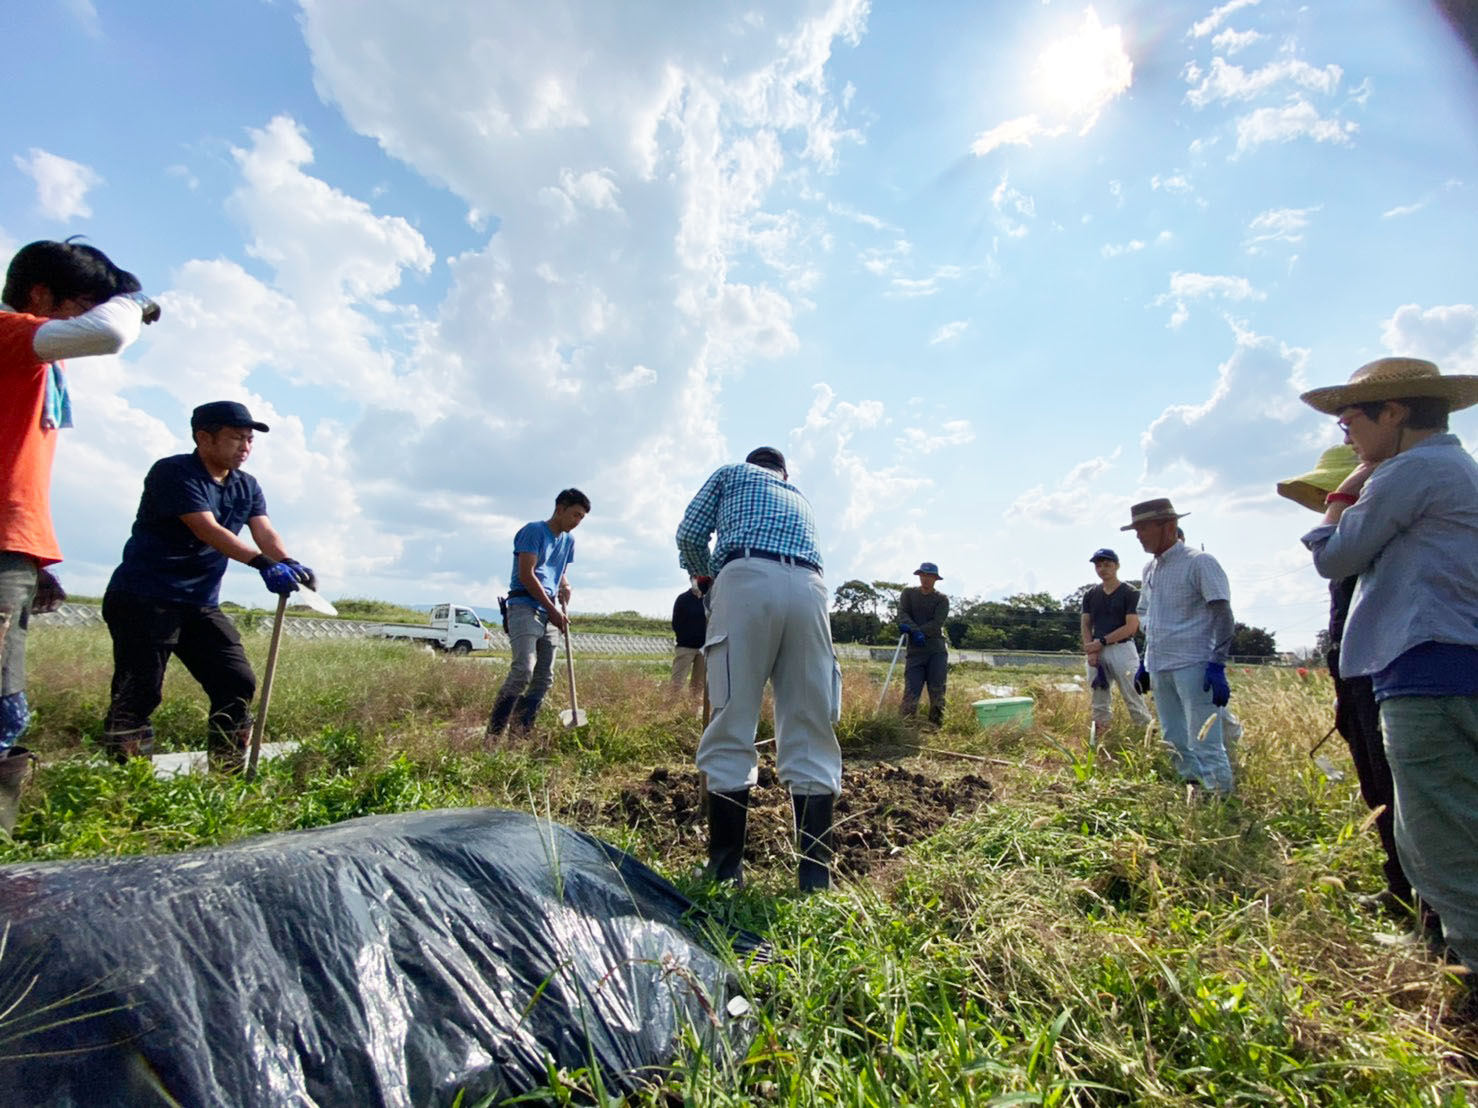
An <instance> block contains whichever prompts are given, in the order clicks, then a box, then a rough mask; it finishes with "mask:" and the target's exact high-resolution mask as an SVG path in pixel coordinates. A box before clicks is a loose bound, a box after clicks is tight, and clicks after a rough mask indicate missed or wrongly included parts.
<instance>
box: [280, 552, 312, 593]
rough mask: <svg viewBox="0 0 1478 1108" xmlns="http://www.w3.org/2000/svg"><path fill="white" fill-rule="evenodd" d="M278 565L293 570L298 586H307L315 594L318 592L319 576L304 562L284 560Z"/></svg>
mask: <svg viewBox="0 0 1478 1108" xmlns="http://www.w3.org/2000/svg"><path fill="white" fill-rule="evenodd" d="M278 564H279V565H284V566H287V568H288V569H290V570H292V571H293V577H294V578H296V579H297V582H298V584H300V585H307V586H308V587H309V588H310V589H312V590H313V591H314V592H317V591H318V574H316V573H314V572H313V571H312V570H311V569H309V568H308V567H307V566H305V565H304V564H303V563H302V562H300V561H298V560H297V559H296V558H284V559H282V561H281V562H280V563H278Z"/></svg>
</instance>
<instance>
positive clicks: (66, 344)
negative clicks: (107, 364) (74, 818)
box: [0, 240, 159, 783]
mask: <svg viewBox="0 0 1478 1108" xmlns="http://www.w3.org/2000/svg"><path fill="white" fill-rule="evenodd" d="M0 300H3V304H0V766H3V764H4V763H5V762H8V761H10V760H11V759H12V757H22V756H23V757H24V758H26V759H29V755H28V754H27V753H26V752H25V750H24V748H23V747H16V746H15V741H16V739H18V738H19V737H20V736H21V733H22V732H23V731H25V729H26V725H27V723H29V722H30V710H29V708H28V707H27V705H26V692H25V689H26V630H27V627H28V625H29V623H30V619H31V614H32V613H33V612H44V611H51V610H52V609H53V608H54V607H55V606H56V605H57V604H59V603H60V602H61V601H62V600H63V599H64V598H65V597H66V594H65V593H64V592H62V591H61V586H60V585H58V584H57V582H56V578H54V577H53V576H52V575H51V573H50V572H48V571H47V569H46V567H47V566H49V565H51V564H52V563H54V562H59V561H61V559H62V553H61V551H60V550H59V549H58V548H57V544H56V533H55V532H54V531H53V530H52V526H51V462H52V457H53V456H54V455H55V453H56V438H57V432H58V431H59V430H61V429H62V428H64V427H70V426H71V425H72V406H71V402H70V400H69V398H68V396H67V379H66V374H65V372H64V371H63V367H62V361H61V359H63V358H81V357H86V356H88V355H95V354H116V353H118V351H120V350H122V349H123V348H124V347H125V346H127V345H128V344H129V343H131V342H132V341H133V340H134V339H136V338H138V334H139V327H140V325H141V324H143V323H152V322H154V320H156V319H158V318H159V307H158V305H156V304H155V303H154V302H153V301H152V300H150V299H149V298H148V297H146V296H144V295H143V294H142V293H140V292H139V282H138V278H137V277H135V276H134V275H133V274H132V273H128V272H126V271H124V270H122V269H119V268H118V267H117V266H116V265H114V264H113V262H112V261H110V260H109V258H108V256H107V255H106V254H104V253H103V252H102V251H101V250H99V249H97V248H96V247H94V246H87V245H85V244H83V243H79V242H73V241H70V240H69V241H67V242H50V241H41V242H33V243H31V244H30V245H29V246H23V247H22V248H21V249H20V251H19V252H18V253H17V254H16V255H15V257H14V258H13V259H11V262H10V268H9V269H8V270H7V272H6V276H5V287H4V290H3V292H0ZM10 776H11V774H9V773H3V772H0V783H3V781H4V780H6V779H8V778H9V777H10Z"/></svg>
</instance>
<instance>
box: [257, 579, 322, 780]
mask: <svg viewBox="0 0 1478 1108" xmlns="http://www.w3.org/2000/svg"><path fill="white" fill-rule="evenodd" d="M289 596H292V597H295V598H296V599H297V600H298V601H300V602H301V603H303V604H306V605H308V607H310V608H312V609H313V610H314V611H315V612H322V613H323V614H324V615H326V616H336V615H338V614H339V610H338V609H337V608H335V607H334V606H333V605H332V604H330V603H329V602H328V601H327V600H325V599H323V597H321V596H319V595H318V594H317V593H316V592H314V591H313V590H312V589H310V588H309V587H308V586H307V585H302V584H300V585H299V586H298V587H297V589H296V590H294V591H293V592H291V593H283V594H282V595H281V596H279V597H278V598H277V612H276V613H275V614H274V615H273V616H272V645H270V646H269V647H268V648H267V668H266V669H265V670H263V671H262V695H261V698H260V699H259V700H258V701H257V718H256V721H255V722H254V723H253V724H252V727H251V753H250V754H249V755H248V756H247V759H246V779H247V780H248V781H251V780H253V779H254V778H255V777H256V775H257V759H258V758H260V757H261V754H262V736H263V735H264V734H265V733H266V731H267V708H268V706H270V705H271V703H272V678H273V676H274V675H275V674H276V673H277V648H278V647H279V646H281V645H282V620H283V617H285V616H286V615H287V601H288V597H289Z"/></svg>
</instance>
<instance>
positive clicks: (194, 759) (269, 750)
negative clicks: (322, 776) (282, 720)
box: [153, 742, 298, 777]
mask: <svg viewBox="0 0 1478 1108" xmlns="http://www.w3.org/2000/svg"><path fill="white" fill-rule="evenodd" d="M296 749H298V744H297V743H295V742H286V743H263V744H262V750H261V754H260V756H259V759H258V760H259V761H263V762H266V761H270V760H271V759H273V758H280V757H282V756H283V755H284V754H291V753H292V752H293V751H294V750H296ZM153 763H154V776H155V777H178V776H180V775H181V774H182V773H204V772H205V769H206V766H207V764H208V763H207V760H206V756H205V751H203V750H181V751H179V752H177V753H174V754H156V755H154V757H153Z"/></svg>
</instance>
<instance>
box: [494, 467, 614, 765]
mask: <svg viewBox="0 0 1478 1108" xmlns="http://www.w3.org/2000/svg"><path fill="white" fill-rule="evenodd" d="M589 512H590V498H589V497H588V496H586V495H585V494H584V493H583V492H581V491H580V490H579V489H565V490H564V491H563V492H561V493H560V494H559V495H558V496H557V497H555V498H554V514H553V515H552V516H550V517H549V518H548V519H547V520H546V519H541V520H535V521H534V522H533V523H526V524H524V525H523V526H522V527H520V528H519V529H518V534H517V535H515V536H514V537H513V571H512V573H511V575H510V577H509V583H508V641H509V644H510V645H511V647H512V649H513V664H512V665H511V666H510V667H509V669H508V679H507V680H505V681H504V682H503V686H502V688H500V689H499V690H498V695H497V696H496V697H495V698H494V700H493V712H492V715H490V716H489V717H488V729H487V734H486V735H485V736H484V740H485V741H486V742H489V743H491V742H493V741H494V740H496V739H498V738H501V737H502V735H503V732H504V731H506V730H507V729H508V722H509V720H510V719H511V720H512V721H513V724H514V727H516V728H517V729H518V730H519V731H527V730H528V729H529V728H531V727H532V726H533V725H534V719H535V717H537V716H538V714H539V705H541V704H543V703H544V697H545V695H546V694H547V693H548V692H549V687H550V686H551V685H553V684H554V657H555V654H556V653H557V652H558V650H559V632H561V631H563V630H564V629H565V627H566V626H567V624H568V618H569V617H568V616H567V615H566V614H565V611H564V609H566V608H567V607H568V605H569V602H570V581H569V577H568V576H567V573H566V570H567V569H568V567H569V564H570V563H571V562H573V561H574V560H575V539H574V536H572V535H571V534H570V532H571V531H573V530H574V529H575V528H576V527H578V526H580V521H581V520H582V519H584V518H585V516H586V515H587V514H588V513H589ZM515 713H516V714H515Z"/></svg>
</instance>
